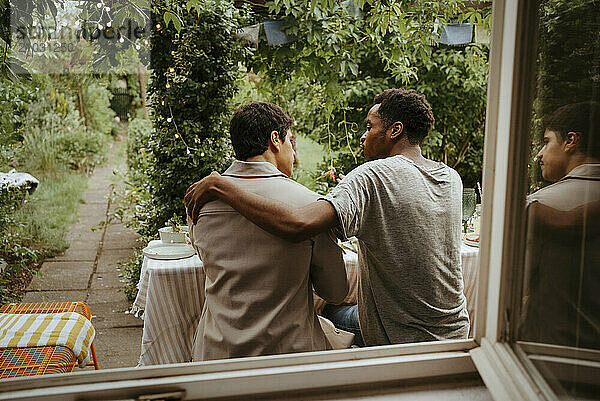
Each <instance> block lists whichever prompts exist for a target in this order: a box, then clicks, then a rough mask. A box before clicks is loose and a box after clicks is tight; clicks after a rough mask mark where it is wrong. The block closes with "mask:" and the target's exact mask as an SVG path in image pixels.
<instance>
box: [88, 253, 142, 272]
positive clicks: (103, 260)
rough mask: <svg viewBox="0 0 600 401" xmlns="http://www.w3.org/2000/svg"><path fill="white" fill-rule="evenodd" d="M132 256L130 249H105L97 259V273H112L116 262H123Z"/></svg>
mask: <svg viewBox="0 0 600 401" xmlns="http://www.w3.org/2000/svg"><path fill="white" fill-rule="evenodd" d="M132 256H133V250H132V249H105V250H103V252H102V253H101V255H100V258H99V259H98V266H97V267H96V272H97V273H105V272H109V271H114V270H116V268H117V263H118V262H125V261H127V260H129V259H130V258H131V257H132Z"/></svg>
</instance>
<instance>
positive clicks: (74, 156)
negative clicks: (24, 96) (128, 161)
mask: <svg viewBox="0 0 600 401" xmlns="http://www.w3.org/2000/svg"><path fill="white" fill-rule="evenodd" d="M23 145H24V146H22V148H21V154H22V159H23V160H25V162H26V165H27V167H28V168H29V169H30V170H33V171H35V172H39V173H43V174H54V173H56V171H58V170H60V169H65V168H70V169H72V170H77V171H79V170H81V171H88V170H90V169H91V168H93V167H94V166H96V165H97V164H99V163H100V162H102V161H103V159H104V154H105V145H106V137H105V136H104V135H102V134H100V133H98V132H93V131H88V130H86V129H85V127H84V126H83V125H82V122H81V119H80V118H79V112H78V111H77V110H76V109H75V105H74V103H73V100H72V99H71V98H69V97H68V96H67V95H66V94H65V93H63V92H60V91H58V90H56V89H54V88H49V89H45V90H41V91H39V93H38V95H37V96H36V99H35V101H33V102H32V103H31V104H30V105H29V110H28V112H27V114H26V117H25V123H24V129H23Z"/></svg>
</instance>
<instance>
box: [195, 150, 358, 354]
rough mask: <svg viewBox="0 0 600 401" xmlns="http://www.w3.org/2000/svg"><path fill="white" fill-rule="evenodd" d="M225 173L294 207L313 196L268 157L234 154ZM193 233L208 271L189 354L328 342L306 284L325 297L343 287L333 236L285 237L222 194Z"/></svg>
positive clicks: (331, 298) (318, 346)
mask: <svg viewBox="0 0 600 401" xmlns="http://www.w3.org/2000/svg"><path fill="white" fill-rule="evenodd" d="M223 175H224V176H226V177H229V179H231V180H233V181H234V182H235V183H236V184H238V185H240V186H241V187H243V188H244V189H246V190H249V191H251V192H254V193H257V194H260V195H263V196H267V197H270V198H274V199H277V200H280V201H282V202H285V203H287V204H289V205H291V206H294V207H302V206H305V205H307V204H309V203H311V202H313V201H315V200H317V198H318V195H317V194H315V193H314V192H312V191H310V190H308V189H306V188H305V187H303V186H302V185H300V184H298V183H296V182H294V181H292V180H290V179H289V178H287V177H286V176H285V175H284V174H283V173H281V172H280V171H279V170H277V168H276V167H275V166H274V165H272V164H271V163H266V162H251V163H250V162H240V161H235V162H234V163H233V164H232V165H231V166H230V167H229V168H228V169H227V171H226V172H225V173H224V174H223ZM191 237H192V242H193V244H194V247H195V248H196V251H197V252H198V255H199V256H200V259H201V260H202V262H203V263H204V273H205V275H206V280H205V297H206V300H205V303H204V309H203V311H202V317H201V319H200V323H199V325H198V330H197V331H196V339H195V343H194V360H195V361H199V360H211V359H222V358H235V357H244V356H258V355H269V354H280V353H290V352H304V351H316V350H325V349H330V348H331V346H330V344H329V342H328V341H327V340H326V338H325V335H324V333H323V330H322V329H321V326H320V324H319V320H318V318H317V315H316V314H315V312H314V307H313V292H312V287H313V286H314V289H315V291H316V292H317V293H318V294H319V295H320V296H321V297H322V298H323V299H325V300H327V301H328V302H331V303H340V302H342V300H343V299H344V297H346V294H347V293H348V283H347V281H346V272H345V268H344V261H343V258H342V250H341V249H340V248H339V247H338V246H337V244H336V243H335V241H334V239H333V237H330V236H329V235H327V234H322V235H319V236H317V237H315V238H314V239H312V240H307V241H303V242H300V243H291V242H287V241H285V240H282V239H280V238H278V237H276V236H273V235H271V234H269V233H267V232H266V231H264V230H262V229H261V228H259V227H258V226H256V225H255V224H253V223H252V222H250V221H248V220H247V219H246V218H245V217H243V216H241V215H240V214H238V213H237V212H236V211H235V210H233V209H232V208H231V207H229V206H228V205H227V204H225V203H224V202H222V201H214V202H210V203H208V204H206V205H205V206H204V207H203V208H202V210H201V212H200V216H199V220H198V223H197V224H196V225H195V226H193V227H192V229H191Z"/></svg>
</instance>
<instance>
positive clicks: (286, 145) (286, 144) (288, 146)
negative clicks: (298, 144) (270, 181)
mask: <svg viewBox="0 0 600 401" xmlns="http://www.w3.org/2000/svg"><path fill="white" fill-rule="evenodd" d="M293 135H294V134H292V130H291V129H290V130H288V132H287V134H286V135H285V140H284V141H283V142H281V147H280V149H279V152H278V153H277V168H278V169H279V171H281V172H282V173H283V174H285V175H287V176H288V177H291V175H292V172H293V171H294V161H295V160H296V152H294V147H293V146H292V137H293Z"/></svg>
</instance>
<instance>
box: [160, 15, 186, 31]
mask: <svg viewBox="0 0 600 401" xmlns="http://www.w3.org/2000/svg"><path fill="white" fill-rule="evenodd" d="M163 19H164V20H165V25H166V26H167V27H168V26H169V23H171V22H172V23H173V26H174V27H175V29H177V32H179V31H181V22H182V21H181V19H180V18H179V16H178V15H177V14H175V13H174V12H172V11H166V12H165V15H164V16H163Z"/></svg>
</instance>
